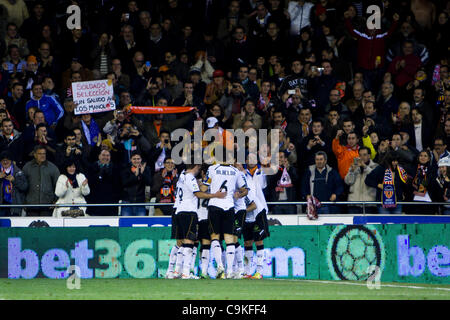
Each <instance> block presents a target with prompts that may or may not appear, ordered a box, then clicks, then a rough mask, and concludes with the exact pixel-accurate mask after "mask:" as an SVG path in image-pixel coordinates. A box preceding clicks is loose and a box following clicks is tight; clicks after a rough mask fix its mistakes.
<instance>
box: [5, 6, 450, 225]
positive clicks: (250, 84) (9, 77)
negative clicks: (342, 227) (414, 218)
mask: <svg viewBox="0 0 450 320" xmlns="http://www.w3.org/2000/svg"><path fill="white" fill-rule="evenodd" d="M73 4H76V5H78V6H79V7H80V9H81V11H80V12H81V20H80V21H81V28H73V29H72V30H71V29H69V28H68V24H67V20H68V19H72V18H73V17H71V16H70V14H67V13H66V9H67V7H68V6H69V5H73ZM371 4H376V5H378V6H379V8H380V9H381V10H380V13H381V16H380V21H379V22H380V23H379V28H375V29H374V28H370V24H369V22H370V21H369V22H368V20H370V19H372V18H370V19H369V17H370V15H371V14H372V13H367V11H366V9H367V7H368V6H369V5H371ZM449 14H450V1H448V0H437V1H427V0H399V1H390V0H385V1H366V0H359V1H358V0H335V1H332V0H320V1H319V0H317V1H304V0H290V1H289V0H267V1H260V0H240V1H238V0H150V1H119V0H101V1H100V0H89V1H87V0H85V1H83V0H79V1H66V0H48V1H38V0H36V1H31V0H30V1H24V0H0V58H1V67H0V71H1V72H0V121H1V123H0V125H1V128H0V129H1V134H0V158H1V159H0V163H1V168H0V169H1V172H0V182H1V184H2V188H1V192H0V203H1V204H15V205H17V204H52V203H55V202H57V203H84V202H87V203H99V204H101V203H118V202H119V201H122V202H123V203H142V202H145V201H148V200H149V198H155V199H156V201H157V202H158V203H171V202H173V201H174V186H175V184H176V181H177V179H178V174H179V172H180V170H182V165H181V166H180V165H175V164H174V160H173V159H172V157H171V151H172V149H173V148H174V146H175V145H176V142H175V141H173V140H171V136H170V134H171V133H172V132H173V131H174V130H175V129H177V128H185V129H188V130H192V129H193V127H194V121H196V120H198V121H202V122H203V128H204V129H205V130H206V129H208V128H218V129H219V130H221V131H220V132H222V131H223V130H224V129H243V130H244V131H246V130H248V129H251V128H254V129H256V130H257V129H269V130H272V129H277V130H280V133H279V141H280V152H279V154H278V158H279V168H278V172H277V173H276V174H274V175H271V176H268V188H267V189H266V197H267V200H268V201H305V200H306V199H308V198H309V197H311V196H314V197H316V198H317V199H318V200H319V201H381V197H382V195H381V193H382V192H381V191H382V189H383V179H384V174H385V171H386V170H388V169H391V170H392V172H394V173H395V172H397V171H396V169H397V167H400V168H402V169H404V171H405V172H406V173H407V179H406V180H405V181H403V180H404V179H403V178H402V179H400V177H399V174H395V176H394V181H395V193H396V196H397V201H418V203H419V202H432V201H448V200H449V198H450V188H449V184H450V179H449V177H450V170H449V166H450V158H448V157H449V156H450V153H449V151H448V150H447V147H448V146H449V145H450V112H449V108H450V76H449V70H448V68H449V58H450V52H449V48H450V47H449V44H450V41H449V37H450V33H449V32H448V30H449V29H450V28H449V20H448V16H449ZM446 30H447V31H446ZM99 79H108V80H110V81H111V82H112V84H113V87H114V99H115V101H116V110H114V111H109V112H102V113H93V114H83V115H75V114H74V108H75V104H74V101H73V97H72V84H73V83H75V82H80V81H89V80H99ZM130 105H134V106H167V107H170V106H191V107H194V109H193V110H192V111H190V112H186V113H177V114H157V115H137V114H131V113H129V112H128V109H127V107H128V106H130ZM197 147H201V146H197ZM240 147H242V146H240ZM449 207H450V205H449ZM167 208H168V207H165V206H159V207H157V208H156V209H155V214H165V215H168V214H170V210H167ZM82 209H83V210H85V211H86V213H87V214H89V215H107V216H111V215H112V216H113V215H117V214H118V209H117V208H115V207H110V206H105V207H87V209H85V208H82ZM270 210H271V212H272V213H274V214H290V213H297V208H296V206H275V207H273V208H271V209H270ZM361 210H362V209H361V207H360V206H357V205H349V206H348V208H344V207H342V206H340V207H337V206H330V205H327V206H322V207H321V208H320V211H319V213H336V212H351V213H358V212H361ZM449 211H450V209H447V208H446V206H423V205H422V206H421V205H419V206H401V205H398V206H397V207H396V208H391V209H388V208H382V207H381V206H378V208H377V206H373V207H370V206H369V207H366V212H373V213H376V212H383V213H385V212H390V213H399V212H406V213H424V212H427V213H430V214H435V213H448V212H449ZM0 212H1V214H2V215H4V216H9V215H21V214H26V215H28V216H36V215H41V216H50V215H54V216H61V215H62V213H63V210H61V209H59V208H55V209H54V208H29V209H27V210H23V211H22V209H21V208H20V207H14V208H7V207H3V208H2V209H1V210H0ZM121 214H122V215H146V214H148V213H147V211H146V208H145V207H139V206H128V207H125V206H123V207H122V209H121Z"/></svg>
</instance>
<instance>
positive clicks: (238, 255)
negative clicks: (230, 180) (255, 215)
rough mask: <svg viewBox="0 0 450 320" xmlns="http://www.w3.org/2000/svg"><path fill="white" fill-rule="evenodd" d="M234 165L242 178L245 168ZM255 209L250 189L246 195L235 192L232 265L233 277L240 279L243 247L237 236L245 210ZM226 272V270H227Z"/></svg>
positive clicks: (242, 265)
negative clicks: (233, 254) (233, 256)
mask: <svg viewBox="0 0 450 320" xmlns="http://www.w3.org/2000/svg"><path fill="white" fill-rule="evenodd" d="M234 166H235V167H236V168H237V169H238V170H239V171H240V172H239V173H240V174H241V175H242V178H243V179H244V180H246V178H245V169H244V167H243V166H242V164H240V163H237V162H236V163H235V164H234ZM255 209H256V204H255V202H254V201H253V200H252V199H251V197H250V191H249V192H248V194H247V195H245V196H241V194H240V192H236V193H235V196H234V210H235V215H234V228H233V240H234V247H235V258H234V262H235V263H234V265H233V279H242V278H243V277H244V248H243V247H242V246H241V244H240V243H239V238H240V237H241V235H242V228H243V227H244V222H245V216H246V213H247V212H251V211H253V210H255ZM227 272H228V271H227Z"/></svg>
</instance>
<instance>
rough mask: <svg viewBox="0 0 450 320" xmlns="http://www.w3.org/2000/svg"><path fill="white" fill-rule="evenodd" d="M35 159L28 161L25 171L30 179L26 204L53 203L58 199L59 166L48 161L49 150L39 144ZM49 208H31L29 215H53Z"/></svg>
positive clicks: (34, 154) (36, 148)
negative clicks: (56, 192)
mask: <svg viewBox="0 0 450 320" xmlns="http://www.w3.org/2000/svg"><path fill="white" fill-rule="evenodd" d="M33 156H34V159H33V160H31V161H29V162H27V163H26V164H25V166H24V167H23V172H24V173H25V177H26V178H27V181H28V189H27V190H26V195H25V203H26V204H51V203H54V202H55V200H56V195H55V188H56V181H57V180H58V177H59V170H58V167H57V166H55V165H54V164H53V163H51V162H50V161H47V150H46V149H45V147H44V146H41V145H38V146H36V147H35V149H34V153H33ZM51 215H52V210H50V209H49V208H47V207H46V208H29V209H27V216H51Z"/></svg>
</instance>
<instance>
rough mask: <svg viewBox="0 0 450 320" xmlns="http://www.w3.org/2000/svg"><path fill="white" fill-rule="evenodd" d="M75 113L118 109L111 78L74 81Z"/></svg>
mask: <svg viewBox="0 0 450 320" xmlns="http://www.w3.org/2000/svg"><path fill="white" fill-rule="evenodd" d="M72 94H73V102H74V103H75V109H74V113H75V114H76V115H78V114H86V113H98V112H106V111H111V110H115V109H116V103H115V101H114V89H113V85H112V82H111V80H95V81H82V82H75V83H72Z"/></svg>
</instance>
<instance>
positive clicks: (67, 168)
mask: <svg viewBox="0 0 450 320" xmlns="http://www.w3.org/2000/svg"><path fill="white" fill-rule="evenodd" d="M89 193H90V189H89V185H88V181H87V179H86V177H85V175H84V174H82V173H80V172H78V170H77V167H76V165H75V163H74V162H73V161H69V162H67V163H66V164H65V165H64V172H63V173H62V174H61V175H60V176H59V177H58V181H57V182H56V188H55V194H56V196H57V197H58V200H57V201H56V204H60V203H70V204H74V203H86V200H85V199H84V197H85V196H87V195H88V194H89ZM70 209H76V208H75V207H57V208H55V210H53V216H54V217H62V215H61V214H62V212H63V211H66V210H70ZM79 209H81V210H83V211H84V213H85V215H86V207H83V208H79Z"/></svg>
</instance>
